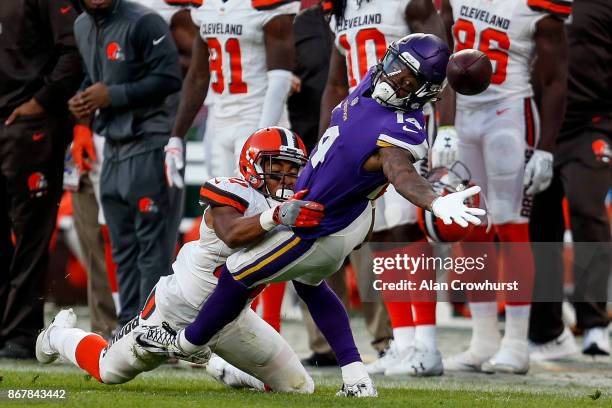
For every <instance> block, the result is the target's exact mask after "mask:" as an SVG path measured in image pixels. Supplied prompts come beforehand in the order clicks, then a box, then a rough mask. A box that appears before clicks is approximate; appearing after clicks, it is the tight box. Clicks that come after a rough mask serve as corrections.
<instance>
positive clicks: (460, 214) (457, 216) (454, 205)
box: [431, 186, 486, 228]
mask: <svg viewBox="0 0 612 408" xmlns="http://www.w3.org/2000/svg"><path fill="white" fill-rule="evenodd" d="M479 192H480V187H478V186H472V187H470V188H468V189H465V190H463V191H458V192H456V193H450V194H447V195H445V196H441V197H438V198H436V199H435V200H433V202H432V203H431V212H432V213H433V215H435V216H436V217H438V218H440V219H441V220H442V222H443V223H444V224H446V225H449V224H452V223H453V222H454V223H455V224H459V225H460V226H461V227H463V228H465V227H467V226H468V222H469V223H472V224H474V225H480V222H481V221H480V219H479V218H478V217H477V216H478V215H485V214H486V211H485V210H483V209H482V208H473V207H468V206H466V205H465V204H464V203H463V202H464V201H465V199H466V198H469V197H472V196H474V195H476V194H478V193H479Z"/></svg>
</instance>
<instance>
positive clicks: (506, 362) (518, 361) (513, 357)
mask: <svg viewBox="0 0 612 408" xmlns="http://www.w3.org/2000/svg"><path fill="white" fill-rule="evenodd" d="M482 371H483V372H485V373H506V374H527V371H529V346H528V345H527V340H525V341H521V340H506V341H502V345H501V347H500V348H499V350H498V351H497V353H495V355H494V356H493V357H491V358H490V359H489V360H488V361H486V362H485V363H483V364H482Z"/></svg>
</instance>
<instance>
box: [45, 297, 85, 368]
mask: <svg viewBox="0 0 612 408" xmlns="http://www.w3.org/2000/svg"><path fill="white" fill-rule="evenodd" d="M76 320H77V317H76V315H75V314H74V312H73V311H72V309H64V310H60V312H59V313H58V314H57V315H56V316H55V318H53V321H52V322H51V324H50V325H49V327H47V328H46V329H44V330H43V331H41V332H40V333H39V334H38V337H37V338H36V359H37V360H38V361H40V362H41V363H43V364H49V363H52V362H53V361H55V360H56V359H57V357H58V356H59V353H58V352H57V351H55V350H53V347H51V337H50V335H51V330H52V329H53V328H54V327H61V328H66V329H71V328H73V327H74V326H76Z"/></svg>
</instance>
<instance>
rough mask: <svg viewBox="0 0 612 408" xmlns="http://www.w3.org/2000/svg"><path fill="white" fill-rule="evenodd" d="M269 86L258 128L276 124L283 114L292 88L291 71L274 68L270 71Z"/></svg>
mask: <svg viewBox="0 0 612 408" xmlns="http://www.w3.org/2000/svg"><path fill="white" fill-rule="evenodd" d="M267 75H268V87H267V89H266V95H265V96H264V102H263V109H262V111H261V117H260V118H259V126H258V128H260V129H261V128H265V127H269V126H276V125H278V122H279V120H280V118H281V116H282V114H283V109H284V108H285V103H286V102H287V97H288V95H289V90H290V89H291V79H292V77H293V74H292V73H291V71H286V70H284V69H273V70H271V71H268V74H267Z"/></svg>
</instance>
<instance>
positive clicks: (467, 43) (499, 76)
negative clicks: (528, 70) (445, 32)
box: [453, 19, 510, 85]
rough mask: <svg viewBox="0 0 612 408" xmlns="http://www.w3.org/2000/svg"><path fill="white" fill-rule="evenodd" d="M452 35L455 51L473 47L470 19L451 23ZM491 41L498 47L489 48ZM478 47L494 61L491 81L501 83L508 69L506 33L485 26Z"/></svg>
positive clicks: (473, 33)
mask: <svg viewBox="0 0 612 408" xmlns="http://www.w3.org/2000/svg"><path fill="white" fill-rule="evenodd" d="M462 36H463V38H462ZM453 37H454V38H455V52H457V51H461V50H465V49H467V48H475V47H474V45H475V42H476V27H474V24H473V23H472V22H471V21H467V20H463V19H459V20H457V22H456V23H455V24H454V25H453ZM491 42H495V43H497V48H498V49H491ZM478 49H479V50H480V51H482V52H484V53H485V54H487V57H489V59H490V60H491V61H494V62H495V67H494V68H495V71H494V72H493V77H492V78H491V83H492V84H496V85H499V84H501V83H503V82H504V81H505V80H506V73H507V72H506V71H507V69H508V50H509V49H510V38H508V34H506V33H504V32H502V31H498V30H495V29H493V28H487V29H486V30H483V31H482V32H481V33H480V41H479V44H478Z"/></svg>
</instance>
